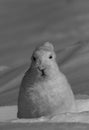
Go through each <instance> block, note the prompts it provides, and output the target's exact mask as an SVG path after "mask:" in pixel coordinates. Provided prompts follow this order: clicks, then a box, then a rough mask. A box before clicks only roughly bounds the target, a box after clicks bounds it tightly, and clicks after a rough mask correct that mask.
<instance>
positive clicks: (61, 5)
mask: <svg viewBox="0 0 89 130" xmlns="http://www.w3.org/2000/svg"><path fill="white" fill-rule="evenodd" d="M88 37H89V0H0V106H2V105H12V104H17V97H18V91H19V86H20V83H21V79H22V77H23V74H24V72H25V71H26V70H27V69H28V67H29V66H30V57H31V54H32V51H33V50H34V48H35V47H36V46H37V44H40V43H44V42H45V41H49V42H52V43H53V45H54V46H55V51H56V54H57V62H58V65H59V68H60V70H61V71H62V72H63V73H64V74H65V75H66V76H67V78H68V80H69V83H70V84H71V86H72V90H73V92H74V94H76V95H78V96H76V97H77V98H78V97H79V96H81V94H82V95H83V97H88V95H89V38H88Z"/></svg>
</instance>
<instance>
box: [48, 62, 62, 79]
mask: <svg viewBox="0 0 89 130" xmlns="http://www.w3.org/2000/svg"><path fill="white" fill-rule="evenodd" d="M46 75H47V76H48V77H49V78H50V79H56V78H57V77H59V76H60V77H61V75H63V74H62V72H61V71H60V70H59V67H58V65H57V64H56V63H54V64H53V65H51V66H50V67H49V68H48V69H47V70H46Z"/></svg>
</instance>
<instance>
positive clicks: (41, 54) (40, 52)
mask: <svg viewBox="0 0 89 130" xmlns="http://www.w3.org/2000/svg"><path fill="white" fill-rule="evenodd" d="M50 53H52V52H51V51H48V50H37V51H35V55H36V56H47V55H49V54H50Z"/></svg>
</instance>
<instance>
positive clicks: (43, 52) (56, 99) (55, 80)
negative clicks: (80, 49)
mask: <svg viewBox="0 0 89 130" xmlns="http://www.w3.org/2000/svg"><path fill="white" fill-rule="evenodd" d="M75 109H76V105H75V99H74V95H73V92H72V90H71V87H70V85H69V83H68V81H67V79H66V77H65V75H64V74H63V73H62V72H60V70H59V67H58V65H57V63H56V55H55V52H54V48H53V45H52V44H51V43H48V42H47V43H45V44H43V45H41V46H39V47H38V48H36V49H35V51H34V52H33V55H32V62H31V66H30V68H29V69H28V71H27V72H26V73H25V75H24V77H23V80H22V83H21V87H20V92H19V97H18V114H17V116H18V118H38V117H41V116H52V115H56V114H59V113H65V112H74V111H75Z"/></svg>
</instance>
